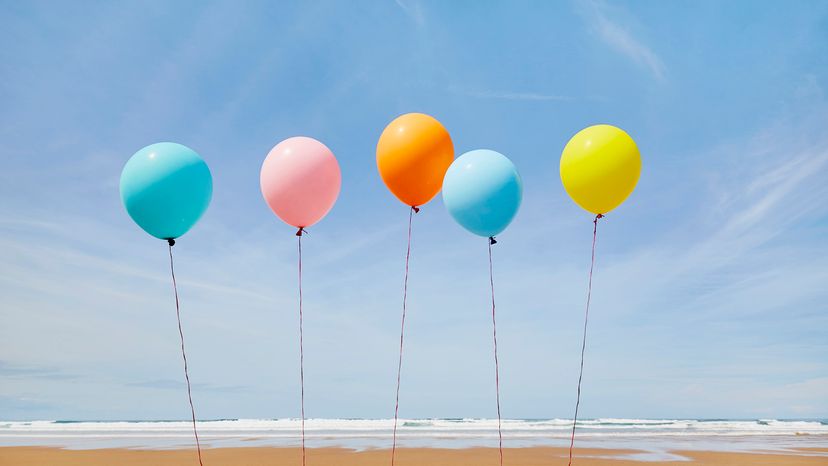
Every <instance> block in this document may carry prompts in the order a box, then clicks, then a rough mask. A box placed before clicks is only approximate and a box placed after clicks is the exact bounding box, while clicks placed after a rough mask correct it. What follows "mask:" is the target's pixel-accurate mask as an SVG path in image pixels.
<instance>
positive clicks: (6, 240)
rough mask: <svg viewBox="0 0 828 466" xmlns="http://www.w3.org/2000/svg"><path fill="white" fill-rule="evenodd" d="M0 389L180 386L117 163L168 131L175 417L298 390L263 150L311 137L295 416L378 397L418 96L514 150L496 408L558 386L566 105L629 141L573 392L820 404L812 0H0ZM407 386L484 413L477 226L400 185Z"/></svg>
mask: <svg viewBox="0 0 828 466" xmlns="http://www.w3.org/2000/svg"><path fill="white" fill-rule="evenodd" d="M0 31H2V32H0V34H1V35H2V44H3V45H2V46H0V57H1V58H2V59H0V77H2V79H0V101H2V102H3V104H2V107H0V140H2V145H0V155H2V161H3V164H2V166H3V169H2V170H1V171H0V199H2V202H0V251H2V253H0V271H1V272H2V273H0V413H2V417H3V418H11V419H146V418H149V419H171V418H172V419H185V418H187V416H188V414H189V412H188V407H187V403H186V394H185V392H184V385H183V377H182V373H181V361H180V355H179V352H178V339H177V337H178V336H177V330H176V327H175V314H174V308H173V299H172V292H171V290H170V283H169V277H168V269H167V267H168V264H167V256H166V254H167V252H166V245H165V244H164V243H163V242H161V241H158V240H155V239H152V238H150V237H149V236H148V235H146V234H144V233H143V232H142V231H141V230H140V229H139V228H138V227H137V226H135V225H134V224H133V223H132V222H131V220H130V219H129V217H128V216H127V214H126V212H125V211H124V209H123V207H122V206H121V202H120V198H119V195H118V179H119V175H120V171H121V168H122V167H123V164H124V163H125V162H126V160H127V159H128V158H129V157H130V156H131V155H132V154H133V153H134V152H135V151H137V150H138V149H140V148H141V147H143V146H145V145H147V144H150V143H153V142H157V141H176V142H180V143H182V144H186V145H188V146H190V147H192V148H194V149H195V150H196V151H198V152H199V153H200V154H201V155H202V156H203V157H204V159H205V160H206V161H207V163H208V164H209V165H210V167H211V169H212V172H213V177H214V197H213V202H212V205H211V206H210V209H209V210H208V212H207V214H206V215H205V216H204V218H203V219H202V221H201V222H200V223H199V224H198V225H197V226H196V227H195V228H194V229H193V230H192V231H191V232H190V233H188V234H187V235H186V236H185V237H183V238H182V239H181V240H180V241H179V244H178V245H177V246H176V249H175V252H176V255H177V262H176V267H177V274H178V278H179V284H180V292H181V299H182V313H183V319H184V330H185V334H186V337H187V345H188V355H189V358H190V363H191V378H192V380H193V381H194V384H195V385H194V398H195V401H196V407H197V410H198V414H199V417H203V418H239V417H242V418H252V417H256V418H259V417H295V416H297V415H298V367H297V366H298V349H297V332H296V330H297V315H296V299H295V298H296V283H295V266H296V265H295V260H296V257H295V248H296V238H295V237H294V236H293V233H294V231H293V229H292V228H290V227H288V226H286V225H284V224H281V223H280V222H279V221H278V219H277V218H276V217H275V216H273V215H272V213H271V212H270V210H269V209H268V208H267V206H266V205H265V203H264V201H263V200H262V198H261V194H260V192H259V184H258V172H259V167H260V165H261V162H262V160H263V158H264V156H265V155H266V154H267V152H268V150H269V149H270V148H271V147H272V146H273V145H274V144H276V143H277V142H279V141H280V140H282V139H284V138H287V137H290V136H295V135H308V136H312V137H315V138H318V139H320V140H322V141H324V142H325V143H326V144H327V145H328V146H329V147H330V148H331V149H332V150H333V151H334V153H335V154H336V155H337V157H338V159H339V162H340V164H341V167H342V174H343V188H342V193H341V195H340V198H339V201H338V203H337V205H336V206H335V207H334V209H333V210H332V211H331V213H330V214H329V215H328V217H326V218H325V219H324V220H323V221H322V222H321V223H319V224H318V225H316V226H315V227H314V228H312V229H311V233H310V236H308V237H307V238H306V243H305V244H304V245H303V246H304V252H305V298H306V300H305V305H306V320H305V328H306V335H305V343H306V355H305V356H306V359H305V362H306V373H305V375H306V390H307V391H306V408H307V414H308V416H309V417H374V418H387V417H391V416H392V415H393V402H394V399H393V396H394V383H395V373H396V358H397V352H396V351H397V348H396V344H397V339H398V337H399V335H398V326H399V313H400V299H401V291H402V289H401V288H402V273H403V259H404V253H405V228H406V221H407V216H408V212H407V210H406V208H405V207H404V206H402V205H401V204H400V203H399V202H398V201H397V200H396V199H395V198H394V197H393V196H392V195H391V194H390V193H389V192H387V191H386V189H385V188H384V186H383V184H382V182H381V181H380V178H379V176H378V175H377V173H376V168H375V159H374V147H375V144H376V140H377V138H378V137H379V134H380V133H381V131H382V129H383V127H384V126H385V125H386V124H387V123H388V122H389V121H390V120H391V119H393V118H394V117H396V116H397V115H399V114H402V113H407V112H413V111H418V112H425V113H429V114H431V115H434V116H435V117H437V118H438V119H440V120H441V121H442V122H443V123H444V124H445V126H446V127H447V128H448V130H449V131H450V132H451V134H452V137H453V139H454V142H455V147H456V150H457V155H460V153H462V152H465V151H467V150H472V149H477V148H490V149H494V150H497V151H499V152H502V153H504V154H506V155H507V156H508V157H510V158H511V159H512V160H513V161H514V162H515V164H516V165H517V167H518V169H519V170H520V171H521V174H522V176H523V179H524V185H525V193H524V194H525V195H524V204H523V207H522V210H521V212H520V213H519V214H518V216H517V218H516V220H515V221H514V223H513V224H512V225H511V227H510V228H509V229H508V230H507V231H506V232H504V233H503V234H502V235H500V237H499V238H498V239H499V243H498V244H497V246H496V247H495V273H496V277H495V279H496V284H497V294H498V312H499V329H498V330H499V337H500V342H499V343H500V358H501V368H502V372H501V380H502V405H503V413H504V416H505V417H510V418H525V417H530V418H545V417H568V416H570V415H571V412H572V406H573V403H574V397H575V381H576V378H577V364H578V360H577V358H578V351H579V343H580V326H581V322H582V320H581V319H582V312H583V302H584V298H585V291H586V290H585V288H586V273H587V269H588V265H589V264H588V261H589V247H590V241H591V229H592V223H591V216H590V215H589V214H587V213H585V212H584V211H581V210H580V209H579V208H578V207H577V206H575V204H574V203H572V202H571V201H570V200H569V198H567V196H566V194H565V192H564V190H563V188H562V186H561V184H560V181H559V177H558V170H557V167H558V159H559V155H560V151H561V150H562V148H563V146H564V144H565V143H566V141H567V140H568V139H569V137H570V136H571V135H573V134H574V133H575V132H577V131H578V130H579V129H581V128H583V127H585V126H588V125H590V124H596V123H610V124H614V125H617V126H620V127H622V128H624V129H625V130H626V131H628V132H629V133H630V134H631V135H632V136H633V137H634V138H635V139H636V140H637V142H638V144H639V147H640V149H641V152H642V157H643V160H644V168H643V173H642V177H641V181H640V182H639V185H638V188H637V189H636V191H635V193H633V195H632V196H631V197H630V198H629V199H628V201H627V202H626V203H625V204H624V205H623V206H621V207H620V208H618V209H617V210H616V211H614V212H613V213H612V214H611V215H610V216H608V217H607V218H606V220H604V221H602V223H601V225H600V231H599V244H598V260H597V266H596V278H595V285H594V295H593V308H592V314H591V319H592V320H591V327H590V342H589V347H588V349H587V362H586V372H585V381H584V384H585V385H584V394H583V402H582V413H583V416H584V417H716V418H719V417H739V418H743V417H744V418H754V417H755V418H768V417H828V396H826V395H827V394H828V340H826V339H825V333H826V330H828V312H826V311H828V306H826V304H825V300H826V298H828V287H827V286H826V285H825V284H826V283H828V240H826V238H827V237H828V236H826V233H827V232H828V222H827V221H826V219H828V183H826V181H828V132H826V122H828V100H826V89H827V88H828V4H826V3H825V2H808V1H802V2H796V3H795V4H786V3H784V2H758V1H750V2H712V1H700V2H657V1H641V2H630V3H627V2H618V3H616V2H613V3H604V2H597V1H575V2H471V1H469V2H460V1H457V2H437V1H434V2H417V1H414V0H398V1H396V2H394V1H384V2H380V1H355V2H316V1H308V2H297V3H289V2H229V1H228V2H184V1H181V2H173V3H170V2H150V1H146V2H73V3H65V2H64V3H61V2H34V1H31V2H14V1H2V2H0ZM415 222H416V223H415V225H414V236H415V239H414V245H413V258H412V264H411V279H410V313H409V317H408V319H409V320H408V324H407V325H408V327H407V332H408V333H407V340H406V345H407V346H406V358H405V365H404V373H403V386H402V394H401V398H402V399H401V410H400V414H401V416H402V417H493V416H495V405H494V383H493V382H494V380H493V367H492V355H491V340H490V338H491V334H490V320H489V303H488V276H487V269H486V267H487V263H486V243H485V240H484V239H482V238H478V237H475V236H472V235H471V234H469V233H467V232H465V231H464V230H462V229H461V228H460V227H459V226H457V225H455V224H454V223H453V222H452V221H451V219H450V217H449V216H448V215H447V213H446V212H445V209H444V208H443V206H442V203H441V201H440V199H439V198H437V199H435V200H434V201H433V202H432V203H430V204H428V205H426V206H425V207H424V208H423V210H422V212H421V213H420V214H418V215H417V217H416V218H415Z"/></svg>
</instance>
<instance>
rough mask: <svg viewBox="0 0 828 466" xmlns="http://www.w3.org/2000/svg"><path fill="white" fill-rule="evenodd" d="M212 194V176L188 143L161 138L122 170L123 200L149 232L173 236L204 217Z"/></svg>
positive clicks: (180, 233)
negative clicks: (186, 144)
mask: <svg viewBox="0 0 828 466" xmlns="http://www.w3.org/2000/svg"><path fill="white" fill-rule="evenodd" d="M212 196H213V177H212V176H211V175H210V169H209V168H208V167H207V164H206V163H205V162H204V160H202V159H201V157H199V155H198V154H197V153H195V151H193V150H192V149H190V148H189V147H187V146H182V145H181V144H176V143H174V142H159V143H157V144H152V145H149V146H147V147H144V148H143V149H141V150H139V151H138V152H136V153H135V155H133V156H132V157H130V159H129V161H128V162H127V163H126V165H125V166H124V170H123V171H122V172H121V200H122V201H123V202H124V207H126V210H127V212H128V213H129V216H130V217H132V220H134V221H135V223H137V224H138V226H140V227H141V228H143V229H144V231H146V232H147V233H149V234H151V235H152V236H155V237H156V238H161V239H174V238H178V237H179V236H181V235H183V234H184V233H187V231H189V230H190V228H192V226H193V225H195V223H196V222H197V221H198V219H199V218H201V215H202V214H204V211H205V210H207V206H208V205H209V204H210V198H211V197H212Z"/></svg>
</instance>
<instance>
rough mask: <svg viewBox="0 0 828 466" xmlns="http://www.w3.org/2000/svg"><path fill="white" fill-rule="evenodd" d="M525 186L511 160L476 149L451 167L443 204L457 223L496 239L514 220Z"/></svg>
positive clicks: (493, 152)
mask: <svg viewBox="0 0 828 466" xmlns="http://www.w3.org/2000/svg"><path fill="white" fill-rule="evenodd" d="M522 198H523V183H522V182H521V180H520V175H519V174H518V172H517V169H516V168H515V165H514V164H513V163H512V161H511V160H509V159H508V158H506V156H504V155H503V154H500V153H498V152H495V151H493V150H488V149H479V150H473V151H471V152H466V153H465V154H463V155H461V156H460V157H458V158H457V160H455V161H454V163H452V164H451V167H449V169H448V172H446V178H445V180H443V203H444V204H445V205H446V208H447V209H448V211H449V213H450V214H451V216H452V217H454V220H456V221H457V223H459V224H460V225H461V226H462V227H463V228H465V229H467V230H469V231H470V232H472V233H474V234H476V235H480V236H495V235H497V234H498V233H500V232H501V231H503V230H504V229H506V227H507V226H509V223H511V222H512V219H513V218H515V214H517V211H518V208H519V207H520V201H521V199H522Z"/></svg>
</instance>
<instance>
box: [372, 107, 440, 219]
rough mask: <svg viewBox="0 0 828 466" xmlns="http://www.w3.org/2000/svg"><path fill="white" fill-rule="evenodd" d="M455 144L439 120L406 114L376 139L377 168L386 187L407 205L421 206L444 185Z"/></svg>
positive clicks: (419, 114)
mask: <svg viewBox="0 0 828 466" xmlns="http://www.w3.org/2000/svg"><path fill="white" fill-rule="evenodd" d="M452 161H454V144H452V142H451V136H449V133H448V131H446V128H444V127H443V125H442V124H440V122H439V121H437V120H436V119H434V117H431V116H429V115H425V114H422V113H407V114H405V115H402V116H400V117H397V119H395V120H394V121H392V122H391V123H389V124H388V126H386V127H385V130H384V131H383V132H382V135H381V136H380V138H379V142H377V168H379V173H380V176H381V177H382V181H383V182H384V183H385V186H387V187H388V189H389V190H390V191H391V192H392V193H393V194H394V195H395V196H397V198H398V199H399V200H401V201H402V202H403V203H405V204H406V205H410V206H412V207H415V206H421V205H423V204H425V203H427V202H428V201H430V200H431V199H432V198H433V197H434V196H436V195H437V193H439V192H440V189H441V188H442V187H443V177H444V176H445V174H446V170H448V168H449V166H450V165H451V162H452Z"/></svg>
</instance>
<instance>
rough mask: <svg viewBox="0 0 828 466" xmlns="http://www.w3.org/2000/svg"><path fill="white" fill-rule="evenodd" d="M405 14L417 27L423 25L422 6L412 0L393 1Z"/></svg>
mask: <svg viewBox="0 0 828 466" xmlns="http://www.w3.org/2000/svg"><path fill="white" fill-rule="evenodd" d="M394 2H395V3H396V4H397V6H399V7H400V8H401V9H402V11H404V12H405V14H406V15H407V16H408V17H409V18H411V19H412V20H413V21H414V23H415V24H417V26H422V25H424V24H425V15H424V14H423V8H422V6H421V5H420V4H419V3H418V2H416V1H414V0H407V1H404V0H394Z"/></svg>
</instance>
